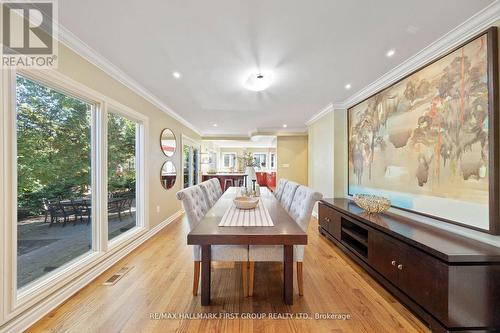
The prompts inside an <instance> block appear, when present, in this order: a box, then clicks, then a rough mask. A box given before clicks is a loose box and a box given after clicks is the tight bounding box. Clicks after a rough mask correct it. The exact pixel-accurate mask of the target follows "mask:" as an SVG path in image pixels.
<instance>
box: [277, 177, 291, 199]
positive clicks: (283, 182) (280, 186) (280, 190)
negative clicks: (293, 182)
mask: <svg viewBox="0 0 500 333" xmlns="http://www.w3.org/2000/svg"><path fill="white" fill-rule="evenodd" d="M286 183H288V180H287V179H285V178H280V180H279V181H278V186H276V191H275V193H274V196H275V197H276V199H277V200H278V201H279V200H281V196H282V195H283V190H284V189H285V185H286Z"/></svg>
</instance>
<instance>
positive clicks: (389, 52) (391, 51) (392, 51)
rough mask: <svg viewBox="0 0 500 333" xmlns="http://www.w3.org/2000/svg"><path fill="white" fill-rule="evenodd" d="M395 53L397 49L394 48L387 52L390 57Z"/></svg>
mask: <svg viewBox="0 0 500 333" xmlns="http://www.w3.org/2000/svg"><path fill="white" fill-rule="evenodd" d="M394 53H396V50H394V49H390V50H389V51H387V53H386V54H385V55H386V56H387V57H388V58H390V57H392V56H393V55H394Z"/></svg>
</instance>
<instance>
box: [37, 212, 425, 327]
mask: <svg viewBox="0 0 500 333" xmlns="http://www.w3.org/2000/svg"><path fill="white" fill-rule="evenodd" d="M186 234H187V223H186V221H184V220H183V219H179V220H178V221H176V222H173V223H172V224H170V225H169V226H167V227H166V228H165V229H163V230H162V231H161V232H160V233H158V234H157V235H156V236H155V237H153V238H152V239H150V240H149V241H148V242H146V243H145V244H143V245H142V246H141V247H139V248H138V249H137V250H135V251H134V252H133V253H132V254H130V255H129V256H127V257H126V258H124V259H123V260H121V261H120V262H119V263H117V264H116V265H115V266H114V267H112V268H111V269H110V270H108V271H107V272H105V273H104V274H103V275H102V276H100V277H99V278H97V279H96V280H95V281H94V282H93V283H91V284H90V285H88V286H87V287H85V288H84V289H82V290H81V291H80V292H78V293H77V294H76V295H74V296H73V297H71V298H70V299H69V300H68V301H66V302H65V303H64V304H62V305H61V306H60V307H58V308H57V309H55V310H54V311H52V312H51V313H50V314H48V315H47V316H45V317H44V318H43V319H42V320H40V321H39V322H38V323H36V324H35V325H34V326H33V327H31V329H30V330H28V331H29V332H78V333H81V332H106V333H111V332H192V331H194V332H198V331H199V332H238V331H241V332H259V333H260V332H287V331H289V332H327V331H328V332H429V330H428V329H427V328H426V326H425V325H424V324H423V323H422V322H420V321H419V320H418V319H417V318H416V317H415V316H414V315H413V314H412V313H411V312H409V310H407V309H406V308H405V307H404V306H402V305H401V304H400V303H398V302H397V301H396V300H395V299H394V298H393V297H392V296H391V295H390V294H389V293H388V292H386V291H385V290H384V289H383V288H382V287H381V286H380V285H378V284H377V283H376V282H375V281H374V280H373V279H372V278H370V277H369V276H368V275H367V274H366V273H365V272H364V271H363V270H362V269H361V268H360V267H358V266H357V265H356V264H355V263H354V262H352V261H351V260H350V259H349V258H347V257H346V256H345V255H344V254H343V253H342V252H341V251H340V250H339V249H337V248H336V247H335V246H334V245H332V244H331V243H330V242H329V241H327V240H326V239H325V238H324V237H322V236H320V235H319V234H318V231H317V222H316V220H315V219H313V221H312V223H311V225H310V229H309V245H307V247H306V251H305V260H304V293H305V295H304V296H303V297H299V296H298V291H297V284H296V280H295V281H294V284H295V285H294V305H293V306H286V305H283V303H282V289H281V285H282V282H281V281H282V280H281V279H282V277H281V276H282V275H281V264H279V263H256V264H255V288H254V296H253V297H252V298H244V297H243V296H242V288H241V267H240V266H239V265H238V264H237V265H236V266H235V267H233V265H231V264H219V265H218V264H214V268H213V273H212V302H213V305H211V306H210V307H202V306H201V305H200V298H199V297H200V296H197V297H193V296H192V293H191V287H192V274H193V271H192V270H193V263H192V259H191V255H192V250H191V248H190V247H189V246H187V245H186ZM123 266H133V267H134V268H133V269H132V270H131V271H130V272H129V273H128V274H127V275H125V276H124V277H123V278H122V279H121V280H120V281H119V282H118V283H117V284H115V285H114V286H103V285H102V283H103V282H104V281H105V280H106V279H108V278H109V277H110V276H111V275H113V273H114V272H116V271H118V270H119V269H120V268H121V267H123ZM294 274H295V273H294ZM294 278H295V276H294ZM221 312H226V313H240V314H242V313H251V312H254V313H259V314H261V313H263V314H269V313H308V314H309V315H311V316H314V314H315V313H344V314H349V315H350V316H351V319H349V320H310V319H309V320H308V319H281V320H269V319H265V320H249V319H237V320H230V319H212V320H195V319H162V320H153V319H150V314H151V313H175V314H181V313H221Z"/></svg>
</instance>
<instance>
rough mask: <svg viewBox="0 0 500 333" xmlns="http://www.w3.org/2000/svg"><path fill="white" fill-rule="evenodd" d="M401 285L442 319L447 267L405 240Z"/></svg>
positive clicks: (412, 296) (413, 297)
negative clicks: (407, 243)
mask: <svg viewBox="0 0 500 333" xmlns="http://www.w3.org/2000/svg"><path fill="white" fill-rule="evenodd" d="M400 247H401V250H402V253H403V254H404V258H403V259H402V260H401V265H402V266H400V267H399V269H398V270H399V288H400V289H401V290H402V291H403V292H405V293H406V294H407V295H408V296H410V297H411V298H412V299H413V300H414V301H415V302H417V303H418V304H420V305H421V306H422V307H423V308H425V309H427V311H429V312H432V313H434V315H435V316H437V317H438V318H439V319H441V320H443V319H445V318H444V315H445V313H446V309H447V297H446V292H447V285H448V273H447V272H448V266H447V265H446V264H444V263H443V262H441V261H439V260H438V259H435V258H434V257H432V256H430V255H428V254H426V253H424V252H422V251H420V250H418V249H416V248H414V247H412V246H409V245H406V244H404V243H401V244H400Z"/></svg>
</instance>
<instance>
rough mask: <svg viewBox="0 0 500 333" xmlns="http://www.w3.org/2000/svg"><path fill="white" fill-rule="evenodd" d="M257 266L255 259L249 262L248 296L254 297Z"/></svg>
mask: <svg viewBox="0 0 500 333" xmlns="http://www.w3.org/2000/svg"><path fill="white" fill-rule="evenodd" d="M254 268H255V262H254V261H249V262H248V296H250V297H252V296H253V276H254V274H253V272H254Z"/></svg>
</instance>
